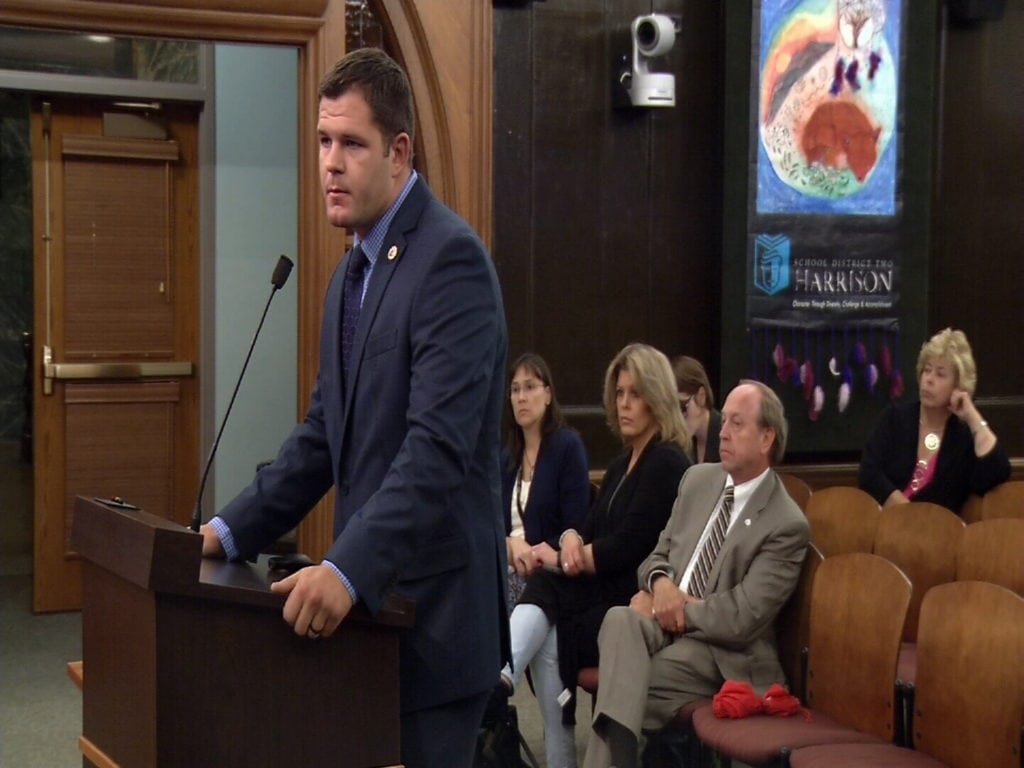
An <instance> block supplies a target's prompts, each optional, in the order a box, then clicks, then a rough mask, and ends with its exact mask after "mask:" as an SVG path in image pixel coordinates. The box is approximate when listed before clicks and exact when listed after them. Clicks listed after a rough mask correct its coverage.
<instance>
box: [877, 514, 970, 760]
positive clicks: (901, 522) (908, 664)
mask: <svg viewBox="0 0 1024 768" xmlns="http://www.w3.org/2000/svg"><path fill="white" fill-rule="evenodd" d="M965 527H966V526H965V525H964V521H963V520H961V519H960V517H959V516H957V515H956V514H954V513H953V512H951V511H950V510H948V509H946V508H945V507H943V506H940V505H938V504H932V503H930V502H927V501H912V502H910V503H909V504H899V505H895V506H891V507H886V508H885V509H883V510H882V514H881V516H880V517H879V519H878V529H877V530H876V531H875V546H874V552H875V554H876V555H880V556H881V557H884V558H885V559H887V560H889V561H890V562H892V563H895V564H896V565H897V566H898V567H899V568H900V570H902V571H903V573H905V574H906V575H907V578H909V579H910V584H911V587H912V592H911V597H910V607H909V608H908V609H907V621H906V623H905V624H904V625H903V643H902V645H901V647H900V657H899V662H898V663H897V665H896V679H895V685H896V688H897V692H898V706H899V709H898V710H897V714H898V716H899V724H898V730H899V735H900V743H902V744H909V743H910V731H909V728H910V721H911V717H912V714H913V705H914V680H915V679H916V670H917V648H916V642H917V623H918V617H919V616H920V614H921V601H922V600H923V599H924V596H925V595H926V594H927V593H928V590H929V589H931V588H932V587H934V586H935V585H937V584H945V583H946V582H950V581H954V580H955V579H956V557H957V551H958V550H959V548H960V539H961V537H962V536H963V532H964V528H965Z"/></svg>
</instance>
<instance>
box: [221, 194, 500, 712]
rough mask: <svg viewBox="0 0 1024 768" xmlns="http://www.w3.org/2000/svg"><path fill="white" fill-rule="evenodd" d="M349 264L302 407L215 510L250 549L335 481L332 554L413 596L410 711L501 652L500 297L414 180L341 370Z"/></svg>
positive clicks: (490, 268) (466, 680) (376, 592)
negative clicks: (247, 481) (294, 422)
mask: <svg viewBox="0 0 1024 768" xmlns="http://www.w3.org/2000/svg"><path fill="white" fill-rule="evenodd" d="M347 268H348V259H347V258H346V259H345V260H344V261H343V262H342V263H341V264H340V265H339V267H338V268H337V269H336V270H335V273H334V275H333V276H332V278H331V282H330V284H329V286H328V289H327V296H326V299H325V304H324V319H323V326H322V330H321V338H320V371H319V374H318V377H317V382H316V386H315V388H314V391H313V394H312V398H311V401H310V406H309V410H308V412H307V413H306V417H305V420H304V421H303V422H302V423H301V424H299V425H298V426H297V427H296V428H295V429H294V431H293V432H292V434H291V435H290V436H289V437H288V438H287V440H286V441H285V443H284V444H283V445H282V447H281V449H280V452H279V453H278V455H277V457H276V459H275V460H274V462H273V463H272V464H270V465H269V466H267V467H265V468H264V469H263V470H261V471H260V472H259V473H258V474H257V476H256V478H255V479H254V480H253V482H252V484H251V485H250V486H249V487H248V488H247V489H245V490H244V491H243V492H242V493H241V494H239V496H238V497H237V498H235V499H234V500H233V501H232V502H230V503H229V504H228V505H227V507H226V508H225V509H224V510H223V511H222V512H221V517H222V518H223V519H224V521H225V522H226V523H227V524H228V526H229V527H230V529H231V532H232V535H233V537H234V539H235V542H236V544H237V545H238V547H239V550H240V552H241V554H242V555H243V556H252V555H253V554H255V553H257V552H258V551H259V550H260V549H261V548H262V547H264V546H265V545H266V544H267V543H268V542H270V541H273V540H274V539H275V538H276V537H277V536H279V535H281V534H282V533H284V532H285V531H288V530H290V529H291V528H293V527H294V526H295V525H296V524H297V523H298V522H299V521H300V520H301V519H302V518H303V517H304V516H305V515H306V514H307V513H308V511H309V510H310V508H311V507H312V506H313V505H314V504H315V503H316V502H317V501H318V500H319V499H320V498H321V497H322V496H323V495H324V493H325V492H326V491H327V490H328V489H329V488H330V487H331V485H332V484H333V485H334V486H335V488H336V496H335V521H334V535H335V540H334V543H333V544H332V546H331V548H330V550H329V551H328V553H327V559H328V560H330V561H331V562H332V563H334V564H335V565H337V566H338V568H340V569H341V571H342V572H343V573H344V574H345V575H346V576H347V577H348V578H349V579H350V580H351V582H352V584H353V585H354V587H355V588H356V590H357V591H358V593H359V599H360V600H361V601H362V602H364V603H365V604H366V606H367V607H368V608H369V610H370V611H371V612H376V611H377V610H379V608H380V607H381V604H382V601H383V600H384V599H385V597H386V596H387V595H388V594H389V593H390V592H392V591H394V592H397V593H399V594H402V595H405V596H408V597H410V598H412V599H413V600H415V602H416V621H415V626H414V627H413V629H411V630H409V631H408V632H407V633H406V634H404V635H403V638H402V642H401V681H402V690H401V694H402V709H403V711H405V712H408V711H413V710H416V709H421V708H424V707H431V706H437V705H440V704H444V703H446V702H448V701H453V700H455V699H459V698H462V697H465V696H469V695H471V694H474V693H478V692H481V691H484V690H486V689H490V688H492V687H493V685H494V681H495V680H496V679H497V678H496V677H495V675H496V674H497V672H496V670H498V669H500V668H501V665H502V662H503V659H504V658H505V657H506V656H507V653H506V650H507V631H508V621H507V618H506V617H507V613H506V609H505V588H506V587H505V578H506V576H505V574H506V570H505V569H506V563H505V530H504V520H503V515H502V510H501V466H500V451H501V445H500V430H501V409H502V406H503V404H504V398H505V375H504V370H505V357H506V330H505V319H504V310H503V307H502V301H501V291H500V288H499V286H498V279H497V275H496V273H495V270H494V265H493V263H492V262H491V259H490V258H489V257H488V255H487V253H486V251H485V249H484V246H483V244H482V243H481V242H480V240H479V238H478V237H477V236H476V235H475V234H474V233H473V231H472V230H471V229H470V228H469V226H468V225H467V224H466V223H465V222H464V221H462V219H460V218H459V217H458V216H456V215H455V214H454V213H453V212H452V211H450V210H449V209H448V208H446V207H445V206H444V205H442V204H441V203H440V202H439V201H438V200H437V199H436V198H435V197H434V196H433V194H432V193H431V192H430V190H429V189H428V187H427V185H426V183H425V182H424V181H423V180H422V179H418V180H417V181H416V183H415V184H414V186H413V188H412V189H411V190H410V192H409V195H408V196H407V198H406V199H405V201H404V202H403V204H402V205H401V207H400V208H399V210H398V212H397V214H396V216H395V218H394V220H393V222H392V224H391V226H390V228H389V230H388V232H387V235H386V237H385V240H384V243H383V245H382V247H381V250H380V254H379V255H378V258H377V261H376V264H375V265H374V268H373V272H372V273H371V276H370V281H369V284H368V286H367V289H366V295H365V297H364V300H363V307H362V311H361V314H360V316H359V323H358V325H357V328H356V336H355V340H354V343H353V349H352V353H351V355H352V358H351V361H350V366H349V375H348V380H347V381H343V376H342V370H341V361H340V350H341V342H340V333H341V328H340V318H341V316H342V306H341V305H342V295H343V290H342V287H343V284H344V277H345V272H346V270H347ZM339 631H340V632H344V631H345V625H344V624H343V625H342V627H341V628H340V629H339Z"/></svg>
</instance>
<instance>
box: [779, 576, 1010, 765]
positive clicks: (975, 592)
mask: <svg viewBox="0 0 1024 768" xmlns="http://www.w3.org/2000/svg"><path fill="white" fill-rule="evenodd" d="M914 711H915V715H914V744H913V746H914V749H908V748H905V747H897V746H894V745H882V744H843V745H834V744H833V745H820V746H809V747H807V748H799V749H796V750H794V751H793V753H792V754H791V755H790V765H791V766H792V768H845V766H868V765H870V766H884V767H885V768H904V766H907V767H909V768H941V767H942V766H947V767H948V768H977V767H978V766H986V768H1020V766H1021V729H1022V725H1024V598H1022V597H1021V596H1020V595H1017V594H1015V593H1014V592H1011V591H1010V590H1008V589H1006V588H1005V587H1000V586H999V585H996V584H988V583H985V582H980V581H957V582H952V583H949V584H940V585H939V586H937V587H933V588H932V589H931V590H929V592H928V594H927V595H926V596H925V599H924V603H923V605H922V607H921V624H920V631H919V633H918V679H917V693H916V701H915V704H914Z"/></svg>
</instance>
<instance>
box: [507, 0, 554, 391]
mask: <svg viewBox="0 0 1024 768" xmlns="http://www.w3.org/2000/svg"><path fill="white" fill-rule="evenodd" d="M533 8H534V6H532V5H527V6H517V7H514V8H496V9H495V11H494V52H495V57H494V58H495V61H494V167H495V170H496V172H495V176H494V248H493V255H494V263H495V265H496V267H497V269H498V273H499V274H500V276H501V290H502V294H503V297H504V302H505V321H506V323H507V324H508V333H509V354H510V356H511V358H512V359H514V358H515V357H517V356H518V355H519V354H521V353H522V352H524V351H526V350H527V349H532V348H533V347H534V345H535V338H536V337H535V328H534V314H533V307H534V297H533V238H534V236H533V225H534V219H535V217H536V215H537V212H536V210H535V202H534V183H535V182H534V160H533V143H534V142H533V137H534V131H533V99H532V96H531V94H532V93H533V69H534V63H533V14H534V11H533ZM537 352H539V353H541V354H544V355H545V356H547V353H546V352H544V351H543V350H540V349H538V350H537ZM549 363H551V364H552V365H554V363H555V361H554V360H549ZM553 375H554V377H555V383H556V386H557V387H558V390H559V397H560V399H561V386H562V383H563V382H562V373H561V371H559V370H554V371H553Z"/></svg>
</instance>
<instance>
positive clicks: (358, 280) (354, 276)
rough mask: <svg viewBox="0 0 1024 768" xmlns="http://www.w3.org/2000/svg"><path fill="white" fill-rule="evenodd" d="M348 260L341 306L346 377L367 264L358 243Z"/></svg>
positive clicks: (342, 350) (342, 354)
mask: <svg viewBox="0 0 1024 768" xmlns="http://www.w3.org/2000/svg"><path fill="white" fill-rule="evenodd" d="M348 260H349V264H348V269H347V270H346V271H345V288H344V296H343V298H342V302H343V304H342V308H341V370H342V373H343V374H344V375H345V377H346V378H347V377H348V359H349V355H350V354H351V352H352V342H353V341H354V340H355V337H356V325H358V323H359V310H360V309H362V304H363V274H364V273H365V272H366V265H367V264H369V260H368V259H367V258H366V254H365V253H363V249H362V248H360V247H359V246H358V245H354V246H352V250H351V251H350V252H349V255H348Z"/></svg>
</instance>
